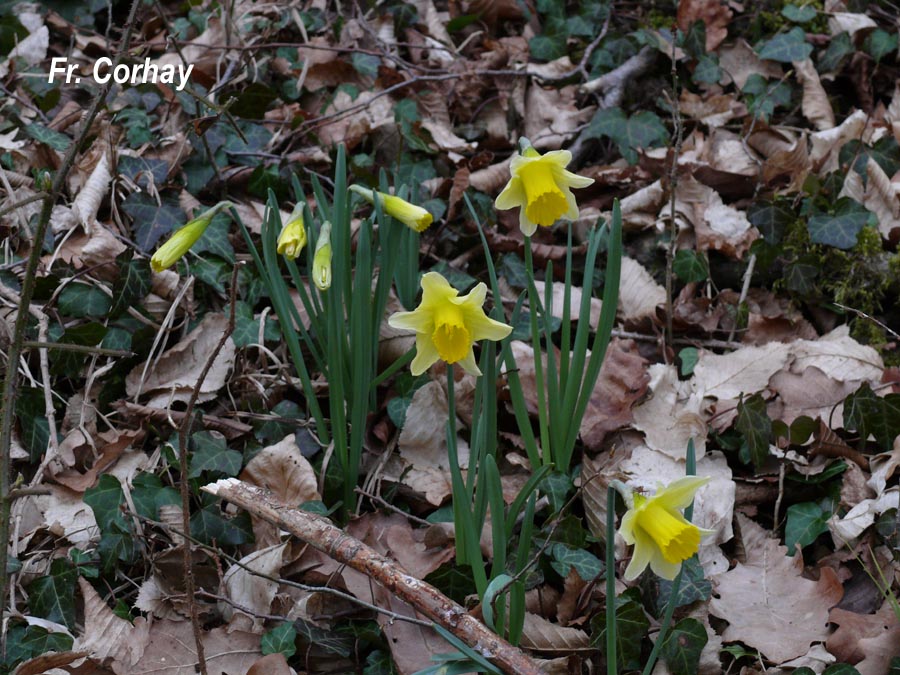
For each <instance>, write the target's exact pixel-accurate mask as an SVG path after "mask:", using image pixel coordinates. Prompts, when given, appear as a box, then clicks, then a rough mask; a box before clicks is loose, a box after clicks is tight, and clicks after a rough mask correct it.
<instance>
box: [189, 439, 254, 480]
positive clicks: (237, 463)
mask: <svg viewBox="0 0 900 675" xmlns="http://www.w3.org/2000/svg"><path fill="white" fill-rule="evenodd" d="M191 445H192V446H193V453H192V455H191V460H190V468H191V470H190V473H189V474H188V477H189V478H197V477H198V476H199V475H200V474H201V473H203V472H204V471H209V472H211V473H214V474H219V475H224V476H236V475H237V474H238V473H239V472H240V470H241V462H242V461H243V456H242V455H241V453H239V452H238V451H237V450H232V449H230V448H229V447H228V446H227V445H226V443H225V439H224V438H221V437H218V436H213V435H212V434H211V433H210V432H208V431H198V432H197V433H196V434H194V435H193V436H191Z"/></svg>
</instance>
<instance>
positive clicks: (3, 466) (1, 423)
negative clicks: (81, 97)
mask: <svg viewBox="0 0 900 675" xmlns="http://www.w3.org/2000/svg"><path fill="white" fill-rule="evenodd" d="M140 4H141V3H140V2H139V0H132V3H131V9H130V10H129V13H128V21H127V22H126V24H125V29H124V32H123V40H122V46H121V48H120V49H119V50H118V52H117V53H116V56H115V59H114V60H113V64H112V69H113V70H115V68H116V66H118V65H119V63H120V62H121V60H122V56H123V55H124V54H127V53H128V50H129V48H130V46H131V33H132V30H133V28H134V22H135V19H136V18H137V9H138V7H139V6H140ZM111 87H112V80H109V81H108V82H106V84H104V85H101V87H100V91H99V92H98V93H97V95H96V96H95V97H94V101H93V103H92V104H91V107H90V108H89V109H88V111H87V113H86V114H85V116H84V119H83V121H82V126H81V129H80V130H79V132H78V135H77V136H76V138H75V140H74V141H73V142H72V145H70V146H69V149H68V150H67V151H66V154H65V157H63V160H62V162H61V163H60V166H59V169H58V170H57V172H56V175H55V176H54V179H53V183H52V185H51V188H50V192H49V193H48V194H46V195H45V197H44V203H43V206H42V208H41V212H40V215H39V216H38V221H37V227H36V229H35V232H34V238H33V240H32V241H33V242H34V244H33V245H32V247H31V253H30V254H29V256H28V264H27V265H26V267H25V274H24V277H23V280H22V293H21V297H20V303H21V304H20V306H21V307H28V306H29V305H30V304H31V299H32V297H33V296H34V287H35V282H36V281H37V268H38V263H39V262H40V259H41V253H42V247H41V245H40V242H42V241H44V236H45V235H46V233H47V228H48V227H49V226H50V214H51V212H52V211H53V207H54V205H55V204H56V201H57V200H58V199H59V197H60V195H61V194H62V192H63V190H64V189H65V186H66V179H67V178H68V175H69V171H71V169H72V165H73V164H74V162H75V157H76V156H77V155H78V151H79V150H80V149H81V146H82V145H83V144H84V141H85V139H86V138H87V136H88V134H89V133H90V130H91V125H92V124H93V122H94V119H95V118H96V116H97V113H98V112H99V111H100V107H101V106H102V105H103V104H104V102H105V101H106V95H107V94H108V93H109V90H110V88H111ZM27 316H28V313H27V312H22V311H20V312H18V314H17V315H16V323H15V326H14V328H13V337H12V341H11V343H10V346H9V351H8V353H7V359H8V360H7V363H8V364H9V367H8V368H7V369H6V375H5V377H4V378H3V390H2V393H0V410H2V414H0V654H2V653H5V651H6V631H5V630H4V628H5V626H6V624H5V622H4V620H3V616H4V614H5V612H6V594H7V590H8V581H9V579H8V576H7V574H6V562H7V557H8V555H7V554H8V545H9V515H10V499H9V489H10V486H9V470H10V449H11V447H12V426H13V420H14V418H15V414H14V411H15V405H16V381H17V376H18V369H17V368H16V366H15V364H17V363H18V362H19V358H20V357H21V355H22V350H23V343H24V341H25V329H26V327H27V323H28V321H27Z"/></svg>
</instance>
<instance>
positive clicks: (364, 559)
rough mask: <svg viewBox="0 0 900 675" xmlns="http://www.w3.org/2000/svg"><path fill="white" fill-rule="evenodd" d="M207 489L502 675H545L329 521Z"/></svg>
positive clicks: (242, 491)
mask: <svg viewBox="0 0 900 675" xmlns="http://www.w3.org/2000/svg"><path fill="white" fill-rule="evenodd" d="M203 490H205V491H206V492H209V493H210V494H213V495H216V496H217V497H220V498H222V499H225V500H227V501H229V502H231V503H232V504H235V505H237V506H240V507H241V508H242V509H244V510H246V511H249V512H250V513H252V514H253V515H255V516H259V517H260V518H263V519H265V520H267V521H269V522H270V523H272V524H273V525H276V526H278V527H280V528H281V529H283V530H286V531H288V532H290V533H291V534H293V535H294V536H295V537H299V538H300V539H302V540H303V541H305V542H306V543H308V544H310V545H311V546H313V547H314V548H317V549H318V550H320V551H322V552H323V553H325V554H326V555H328V556H330V557H332V558H334V559H335V560H337V561H338V562H340V563H343V564H345V565H349V566H350V567H352V568H353V569H355V570H357V571H359V572H362V573H363V574H365V575H367V576H368V577H370V578H372V579H374V580H375V581H377V582H378V583H379V584H381V585H382V586H384V587H385V588H386V589H387V590H389V591H390V592H391V593H394V594H395V595H397V597H399V598H400V599H401V600H403V601H404V602H407V603H409V604H410V605H412V606H413V607H414V608H415V609H416V610H417V611H419V612H421V613H422V614H423V615H424V616H427V617H428V618H429V619H431V620H432V621H434V622H435V623H437V624H439V625H441V626H442V627H444V628H446V629H447V630H448V631H450V632H451V633H453V634H454V635H455V636H456V637H458V638H459V639H460V640H462V641H463V642H465V643H466V644H467V645H469V646H470V647H472V648H473V649H474V650H475V651H477V652H478V653H479V654H481V655H482V656H484V657H485V658H487V659H489V660H491V661H493V662H494V663H495V664H496V665H497V666H498V667H499V668H500V669H502V670H503V672H505V673H509V674H510V675H541V673H542V672H543V671H542V670H541V669H540V668H539V667H538V665H537V663H536V662H535V661H534V659H532V658H531V657H530V656H528V655H527V654H525V653H524V652H523V651H522V650H520V649H518V648H516V647H513V646H512V645H511V644H509V643H508V642H506V640H504V639H503V638H501V637H499V636H498V635H496V634H494V633H492V632H491V631H490V630H488V629H487V628H486V627H485V626H484V624H482V623H481V622H480V621H478V620H477V619H475V618H474V617H473V616H470V615H469V614H468V613H467V612H466V610H465V609H464V608H463V607H461V606H460V605H458V604H456V603H455V602H453V600H451V599H450V598H448V597H447V596H445V595H444V594H443V593H441V592H440V591H439V590H437V589H436V588H434V587H433V586H431V585H429V584H426V583H425V582H424V581H421V580H419V579H416V578H415V577H413V576H410V575H409V574H406V573H405V572H403V571H401V570H400V569H399V568H398V567H397V565H396V563H394V562H392V561H391V560H389V559H388V558H386V557H384V556H383V555H381V554H379V553H376V552H375V551H374V550H372V549H371V548H369V547H368V546H366V545H365V544H364V543H362V542H361V541H359V540H358V539H355V538H353V537H351V536H350V535H348V534H346V533H345V532H343V531H342V530H341V529H340V528H338V527H335V526H334V525H332V524H331V523H330V522H329V521H328V520H326V519H324V518H321V517H319V516H316V515H313V514H311V513H306V512H304V511H300V510H297V509H292V508H288V507H287V506H284V505H283V504H279V503H278V502H276V501H275V500H274V499H273V497H272V495H271V494H269V493H267V492H266V491H265V490H261V489H259V488H257V487H253V486H251V485H248V484H247V483H244V482H242V481H240V480H238V479H237V478H226V479H224V480H220V481H218V482H216V483H211V484H210V485H206V486H204V487H203Z"/></svg>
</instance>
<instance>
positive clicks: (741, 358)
mask: <svg viewBox="0 0 900 675" xmlns="http://www.w3.org/2000/svg"><path fill="white" fill-rule="evenodd" d="M789 357H790V355H789V353H788V352H787V350H786V349H785V348H784V345H782V344H780V343H778V342H770V343H769V344H767V345H763V346H762V347H741V348H740V349H737V350H735V351H733V352H731V353H728V354H713V353H711V352H708V351H705V350H704V351H701V352H700V353H699V355H698V360H697V365H696V366H694V380H693V381H694V387H695V390H696V391H698V392H700V393H701V394H703V395H704V396H714V397H716V398H719V399H736V398H738V397H739V396H740V395H741V394H743V393H748V394H749V393H755V392H758V391H761V390H763V389H765V388H766V386H767V385H768V384H769V378H771V377H772V376H773V375H774V374H775V373H777V372H778V371H779V370H781V369H782V368H784V366H785V365H786V364H787V363H788V360H789Z"/></svg>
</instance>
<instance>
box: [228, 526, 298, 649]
mask: <svg viewBox="0 0 900 675" xmlns="http://www.w3.org/2000/svg"><path fill="white" fill-rule="evenodd" d="M286 547H287V543H282V544H276V545H275V546H269V547H268V548H264V549H262V550H258V551H254V552H253V553H251V554H250V555H247V556H244V557H243V558H242V559H241V561H240V564H239V565H232V566H231V567H229V568H228V571H227V572H225V577H224V578H223V579H222V584H223V586H224V587H225V597H226V598H228V599H229V600H231V601H232V602H233V603H234V605H232V604H230V603H226V602H221V603H220V605H219V607H220V609H221V610H222V612H223V614H224V616H225V618H226V620H227V621H228V629H229V630H234V629H238V630H245V631H249V632H251V633H262V632H263V619H261V618H260V616H261V615H266V614H269V613H270V612H269V610H270V608H271V607H272V601H273V600H274V599H275V593H276V592H277V591H278V582H277V581H274V580H273V579H276V578H277V577H278V573H279V572H280V571H281V566H282V558H283V556H284V550H285V548H286ZM266 577H269V578H266ZM241 608H243V609H241ZM244 609H246V610H248V611H246V612H245V611H244ZM229 615H230V618H229Z"/></svg>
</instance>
